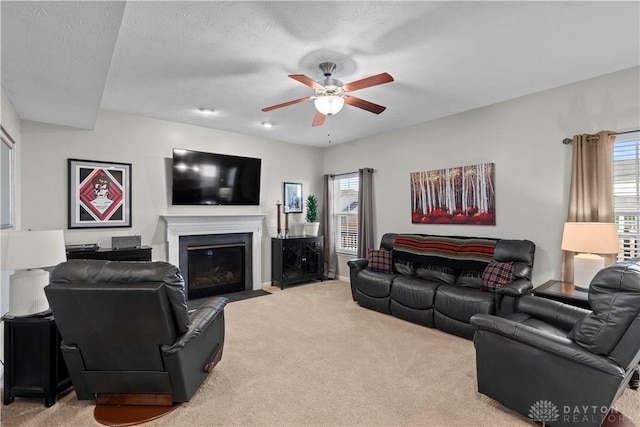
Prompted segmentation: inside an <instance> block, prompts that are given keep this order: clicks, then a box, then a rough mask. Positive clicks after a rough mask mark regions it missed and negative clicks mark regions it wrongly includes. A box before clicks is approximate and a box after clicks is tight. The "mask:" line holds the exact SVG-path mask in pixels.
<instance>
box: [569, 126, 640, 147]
mask: <svg viewBox="0 0 640 427" xmlns="http://www.w3.org/2000/svg"><path fill="white" fill-rule="evenodd" d="M634 132H640V129H635V130H626V131H624V132H614V133H613V134H614V135H624V134H627V133H634ZM588 138H599V136H598V135H593V137H587V139H588ZM572 142H573V140H572V139H571V138H565V139H563V140H562V143H563V144H564V145H569V144H571V143H572Z"/></svg>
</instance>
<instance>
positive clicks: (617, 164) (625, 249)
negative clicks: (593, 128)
mask: <svg viewBox="0 0 640 427" xmlns="http://www.w3.org/2000/svg"><path fill="white" fill-rule="evenodd" d="M613 194H614V212H615V216H616V224H617V225H618V235H619V236H620V247H621V249H622V250H621V252H620V254H619V255H618V259H619V260H623V259H630V258H636V257H640V247H639V245H640V132H633V133H627V134H622V135H618V136H617V137H616V141H615V144H614V148H613Z"/></svg>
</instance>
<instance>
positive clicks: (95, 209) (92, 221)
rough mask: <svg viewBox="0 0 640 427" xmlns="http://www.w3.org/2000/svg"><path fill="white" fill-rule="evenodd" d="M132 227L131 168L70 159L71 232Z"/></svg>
mask: <svg viewBox="0 0 640 427" xmlns="http://www.w3.org/2000/svg"><path fill="white" fill-rule="evenodd" d="M107 227H131V164H130V163H115V162H101V161H94V160H78V159H69V228H107Z"/></svg>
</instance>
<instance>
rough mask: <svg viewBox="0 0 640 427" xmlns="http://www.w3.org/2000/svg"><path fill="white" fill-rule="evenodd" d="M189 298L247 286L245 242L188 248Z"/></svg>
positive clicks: (239, 289)
mask: <svg viewBox="0 0 640 427" xmlns="http://www.w3.org/2000/svg"><path fill="white" fill-rule="evenodd" d="M188 264H189V268H188V272H189V273H188V274H189V277H188V298H189V299H190V300H191V299H197V298H203V297H207V296H211V295H220V294H226V293H231V292H239V291H243V290H245V245H244V244H231V245H229V244H225V245H205V246H191V247H189V248H188Z"/></svg>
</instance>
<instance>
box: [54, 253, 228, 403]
mask: <svg viewBox="0 0 640 427" xmlns="http://www.w3.org/2000/svg"><path fill="white" fill-rule="evenodd" d="M45 293H46V295H47V299H48V300H49V304H50V307H51V311H52V312H53V315H54V317H55V321H56V324H57V327H58V330H59V331H60V334H61V336H62V344H61V349H62V353H63V355H64V359H65V363H66V365H67V368H68V371H69V374H70V376H71V382H72V383H73V386H74V388H75V391H76V395H77V397H78V399H80V400H93V399H96V398H97V397H98V395H103V394H104V395H118V396H126V395H132V396H133V397H139V396H141V395H151V396H161V397H164V398H167V397H168V396H170V399H171V402H175V403H179V402H186V401H188V400H189V399H190V398H191V396H192V395H193V394H194V393H195V391H196V390H197V389H198V387H199V386H200V384H201V383H202V382H203V381H204V380H205V378H206V377H207V375H208V373H209V372H210V371H211V370H212V369H213V367H214V366H215V365H216V364H217V363H218V361H220V359H221V358H222V351H223V347H224V335H225V327H224V306H225V305H226V303H227V299H226V298H222V297H213V298H210V299H208V300H205V302H204V303H203V304H201V305H200V306H199V307H198V309H196V310H195V311H193V312H192V313H189V311H188V309H187V303H186V299H185V294H184V280H183V278H182V275H181V274H180V272H179V270H178V268H177V267H175V266H173V265H171V264H168V263H165V262H150V263H147V262H144V263H138V262H110V261H99V260H71V261H67V262H64V263H62V264H60V265H59V266H57V267H56V268H55V269H54V270H53V272H52V274H51V280H50V283H49V285H47V286H46V287H45ZM132 400H134V401H135V400H136V399H132ZM98 402H100V400H98ZM123 403H124V402H123ZM169 404H171V403H169Z"/></svg>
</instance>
